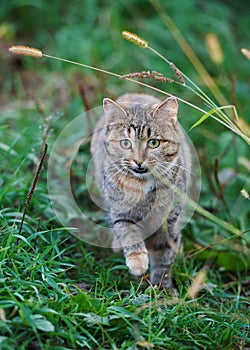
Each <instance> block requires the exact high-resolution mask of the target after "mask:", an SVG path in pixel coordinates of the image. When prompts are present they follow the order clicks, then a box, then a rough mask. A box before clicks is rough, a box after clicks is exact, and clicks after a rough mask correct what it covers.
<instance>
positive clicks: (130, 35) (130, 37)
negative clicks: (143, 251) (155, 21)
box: [122, 30, 148, 49]
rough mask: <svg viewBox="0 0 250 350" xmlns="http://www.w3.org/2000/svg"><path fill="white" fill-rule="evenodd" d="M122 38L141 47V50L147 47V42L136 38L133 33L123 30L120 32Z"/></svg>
mask: <svg viewBox="0 0 250 350" xmlns="http://www.w3.org/2000/svg"><path fill="white" fill-rule="evenodd" d="M122 36H123V38H124V39H126V40H128V41H131V42H132V43H134V44H135V45H138V46H140V47H142V48H143V49H145V48H146V47H148V42H147V41H146V40H145V39H143V38H141V37H140V36H138V35H137V34H134V33H131V32H128V31H127V30H124V31H123V32H122Z"/></svg>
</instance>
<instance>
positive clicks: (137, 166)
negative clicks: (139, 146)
mask: <svg viewBox="0 0 250 350" xmlns="http://www.w3.org/2000/svg"><path fill="white" fill-rule="evenodd" d="M132 168H133V170H134V171H135V172H138V173H145V172H147V168H146V167H145V165H144V164H143V162H140V161H138V160H133V161H132Z"/></svg>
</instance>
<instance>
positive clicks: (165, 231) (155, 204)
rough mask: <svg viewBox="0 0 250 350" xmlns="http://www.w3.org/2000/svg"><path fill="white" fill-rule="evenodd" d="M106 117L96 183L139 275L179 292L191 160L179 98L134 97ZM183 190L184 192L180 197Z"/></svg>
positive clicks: (97, 136) (98, 142) (107, 105)
mask: <svg viewBox="0 0 250 350" xmlns="http://www.w3.org/2000/svg"><path fill="white" fill-rule="evenodd" d="M103 108H104V116H103V117H102V119H101V120H100V121H99V123H98V124H97V126H96V129H95V132H94V134H93V137H92V142H91V152H92V155H93V159H94V165H95V178H96V182H97V185H98V187H99V191H100V195H101V197H102V198H103V200H104V203H105V209H106V211H107V215H108V218H109V223H110V226H111V228H112V231H113V234H114V244H113V246H114V248H115V249H116V250H117V249H118V248H119V247H120V248H121V249H122V250H123V253H124V255H125V258H126V265H127V266H128V268H129V270H130V272H131V274H133V275H136V276H140V275H142V274H144V273H145V272H146V270H147V268H148V264H149V263H150V268H151V273H150V280H151V282H152V283H153V284H158V285H161V286H162V287H164V288H167V289H170V288H172V278H171V269H172V264H173V262H174V259H175V256H176V252H177V249H178V246H179V242H180V236H181V232H180V228H179V224H180V221H181V216H182V214H183V208H182V206H183V198H182V197H181V196H180V195H179V194H180V193H183V194H184V195H185V193H186V191H187V187H188V183H189V177H190V168H191V160H190V152H189V147H188V144H187V143H186V141H185V137H184V134H183V132H182V129H181V127H180V125H179V123H178V121H177V111H178V103H177V100H176V99H175V98H168V99H166V100H164V101H163V102H161V101H160V100H158V99H157V98H155V97H154V96H151V95H144V94H126V95H123V96H121V97H119V98H118V99H117V100H116V101H112V100H110V99H104V101H103ZM176 190H177V191H176Z"/></svg>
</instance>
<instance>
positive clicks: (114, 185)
mask: <svg viewBox="0 0 250 350" xmlns="http://www.w3.org/2000/svg"><path fill="white" fill-rule="evenodd" d="M104 188H106V195H108V196H109V197H112V198H116V200H117V201H123V202H124V201H125V202H130V203H134V202H136V203H140V202H147V201H149V202H150V201H151V200H152V199H153V198H154V197H155V191H156V184H155V181H154V179H153V178H150V177H149V178H146V179H137V178H133V177H131V176H120V175H119V174H117V175H113V176H112V177H106V181H105V185H104ZM117 204H118V203H117Z"/></svg>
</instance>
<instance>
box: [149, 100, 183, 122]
mask: <svg viewBox="0 0 250 350" xmlns="http://www.w3.org/2000/svg"><path fill="white" fill-rule="evenodd" d="M177 113H178V101H177V99H176V98H175V97H169V98H167V99H166V100H164V101H163V102H161V103H160V104H158V105H156V106H155V108H154V112H153V117H156V118H158V119H162V121H163V122H164V121H165V122H166V121H168V120H170V121H171V122H172V124H173V125H174V126H176V124H177Z"/></svg>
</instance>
